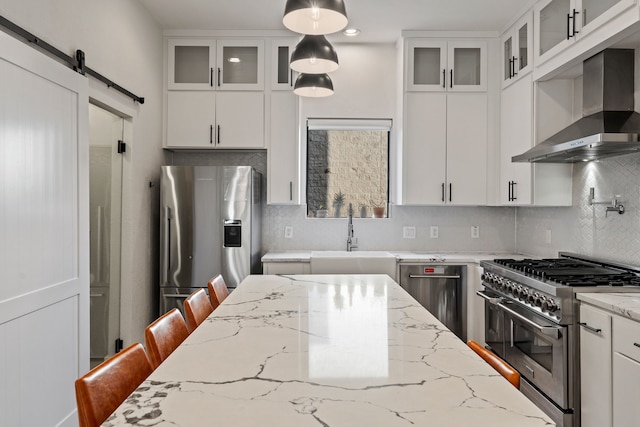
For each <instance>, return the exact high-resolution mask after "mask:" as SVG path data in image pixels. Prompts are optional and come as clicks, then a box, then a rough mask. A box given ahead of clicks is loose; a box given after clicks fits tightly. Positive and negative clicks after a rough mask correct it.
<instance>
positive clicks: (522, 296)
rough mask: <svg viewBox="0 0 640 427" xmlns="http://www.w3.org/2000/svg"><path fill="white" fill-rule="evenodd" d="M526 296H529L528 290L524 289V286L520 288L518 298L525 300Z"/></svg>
mask: <svg viewBox="0 0 640 427" xmlns="http://www.w3.org/2000/svg"><path fill="white" fill-rule="evenodd" d="M528 296H529V290H528V289H526V288H522V289H520V293H519V294H518V298H520V299H521V300H522V301H526V300H527V297H528Z"/></svg>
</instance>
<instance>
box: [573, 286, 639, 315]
mask: <svg viewBox="0 0 640 427" xmlns="http://www.w3.org/2000/svg"><path fill="white" fill-rule="evenodd" d="M577 298H578V299H579V300H580V301H584V302H586V303H589V304H591V305H595V306H596V307H600V308H604V309H605V310H609V311H611V312H613V313H616V314H619V315H621V316H624V317H628V318H629V319H633V320H636V321H638V322H640V293H632V292H628V293H606V294H605V293H578V294H577Z"/></svg>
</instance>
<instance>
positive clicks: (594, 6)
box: [534, 0, 638, 63]
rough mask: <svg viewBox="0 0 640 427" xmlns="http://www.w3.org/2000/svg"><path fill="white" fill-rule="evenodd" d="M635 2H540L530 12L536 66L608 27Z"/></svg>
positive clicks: (576, 0)
mask: <svg viewBox="0 0 640 427" xmlns="http://www.w3.org/2000/svg"><path fill="white" fill-rule="evenodd" d="M637 1H638V0H543V1H541V2H539V3H538V4H537V5H536V6H535V8H534V25H535V28H536V31H535V34H536V45H535V49H534V56H535V60H536V63H540V62H543V61H545V60H546V59H548V58H550V57H552V56H554V55H555V54H557V53H559V52H561V51H562V50H564V49H566V48H567V47H568V46H569V45H570V44H571V43H573V42H574V41H575V40H578V39H580V38H581V37H584V36H585V35H587V34H589V33H590V32H592V31H594V30H595V29H597V28H599V27H602V26H604V25H606V24H607V23H609V21H611V20H612V19H613V18H615V17H616V16H618V15H620V14H621V13H622V12H624V11H625V10H627V9H629V8H630V7H631V6H633V5H635V4H637Z"/></svg>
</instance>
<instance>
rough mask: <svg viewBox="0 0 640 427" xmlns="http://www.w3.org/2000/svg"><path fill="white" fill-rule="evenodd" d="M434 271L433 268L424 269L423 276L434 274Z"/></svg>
mask: <svg viewBox="0 0 640 427" xmlns="http://www.w3.org/2000/svg"><path fill="white" fill-rule="evenodd" d="M435 272H436V269H435V268H433V267H425V269H424V274H429V273H435Z"/></svg>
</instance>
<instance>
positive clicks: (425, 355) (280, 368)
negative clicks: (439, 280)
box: [104, 275, 554, 427]
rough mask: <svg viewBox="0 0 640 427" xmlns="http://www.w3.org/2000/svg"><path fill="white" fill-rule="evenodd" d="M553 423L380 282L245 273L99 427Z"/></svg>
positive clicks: (386, 281) (380, 278)
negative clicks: (231, 291)
mask: <svg viewBox="0 0 640 427" xmlns="http://www.w3.org/2000/svg"><path fill="white" fill-rule="evenodd" d="M104 425H105V426H116V425H153V426H169V425H172V426H173V425H179V426H183V427H184V426H205V425H223V426H270V425H274V426H276V425H277V426H296V427H300V426H330V427H338V426H345V427H346V426H349V427H353V426H367V427H369V426H411V425H416V426H427V425H429V426H447V427H451V426H468V425H474V426H487V427H488V426H491V427H495V426H519V427H528V426H552V425H554V424H553V422H552V421H551V420H550V419H549V418H548V417H546V415H545V414H544V413H543V412H542V411H540V410H539V409H538V408H537V407H536V406H535V405H533V403H531V402H530V401H529V400H527V398H525V397H524V396H523V395H522V394H520V392H519V391H517V390H516V389H515V388H513V387H512V386H511V385H510V384H509V383H508V382H507V381H506V380H505V379H503V378H502V377H501V376H500V375H499V374H497V373H496V372H495V371H494V370H493V369H492V368H491V367H490V366H489V365H488V364H486V363H485V362H484V361H483V360H482V359H480V358H479V357H478V356H476V355H475V353H473V352H472V351H471V350H470V349H468V348H467V346H466V345H465V344H464V343H463V342H462V341H460V340H459V339H458V338H457V337H456V336H455V335H454V334H453V333H451V332H450V331H448V330H447V329H446V328H445V327H444V326H443V325H442V324H441V323H440V322H438V321H437V320H436V319H435V318H434V317H433V316H432V315H431V314H429V312H427V311H426V310H425V309H424V308H423V307H422V306H420V305H419V304H418V303H417V302H416V301H415V300H413V299H412V298H411V297H410V296H409V295H408V294H407V293H406V292H405V291H404V290H402V288H401V287H400V286H399V285H397V284H396V283H395V282H394V281H393V280H391V279H390V278H389V277H387V276H385V275H326V276H323V275H296V276H250V277H249V278H247V279H245V281H244V282H243V283H242V284H241V285H240V286H239V287H238V288H237V290H236V291H234V292H233V293H232V294H231V296H230V297H229V298H227V300H225V302H224V303H223V304H222V305H221V306H220V307H219V308H218V309H216V310H215V311H214V313H213V314H212V315H211V316H210V317H209V318H208V319H207V320H206V321H205V323H203V324H202V325H201V326H200V327H199V328H198V329H196V331H195V332H194V333H193V334H191V335H190V336H189V337H188V338H187V340H186V341H185V342H184V343H183V344H182V345H181V346H180V347H179V348H178V349H177V350H176V351H175V352H174V353H173V354H172V355H171V356H170V357H169V358H168V359H167V360H166V361H165V362H164V363H163V364H162V365H160V367H159V368H158V369H157V370H156V371H155V372H153V374H152V375H151V376H150V377H149V379H148V380H147V381H145V382H144V383H143V384H142V386H141V387H140V388H139V389H138V390H137V391H136V392H134V393H133V394H132V396H131V397H130V398H129V399H128V400H127V401H126V402H125V403H124V404H123V405H122V406H121V407H120V408H119V409H118V410H117V411H116V413H115V414H114V415H113V416H112V417H111V418H110V419H109V420H108V421H107V422H105V424H104Z"/></svg>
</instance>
